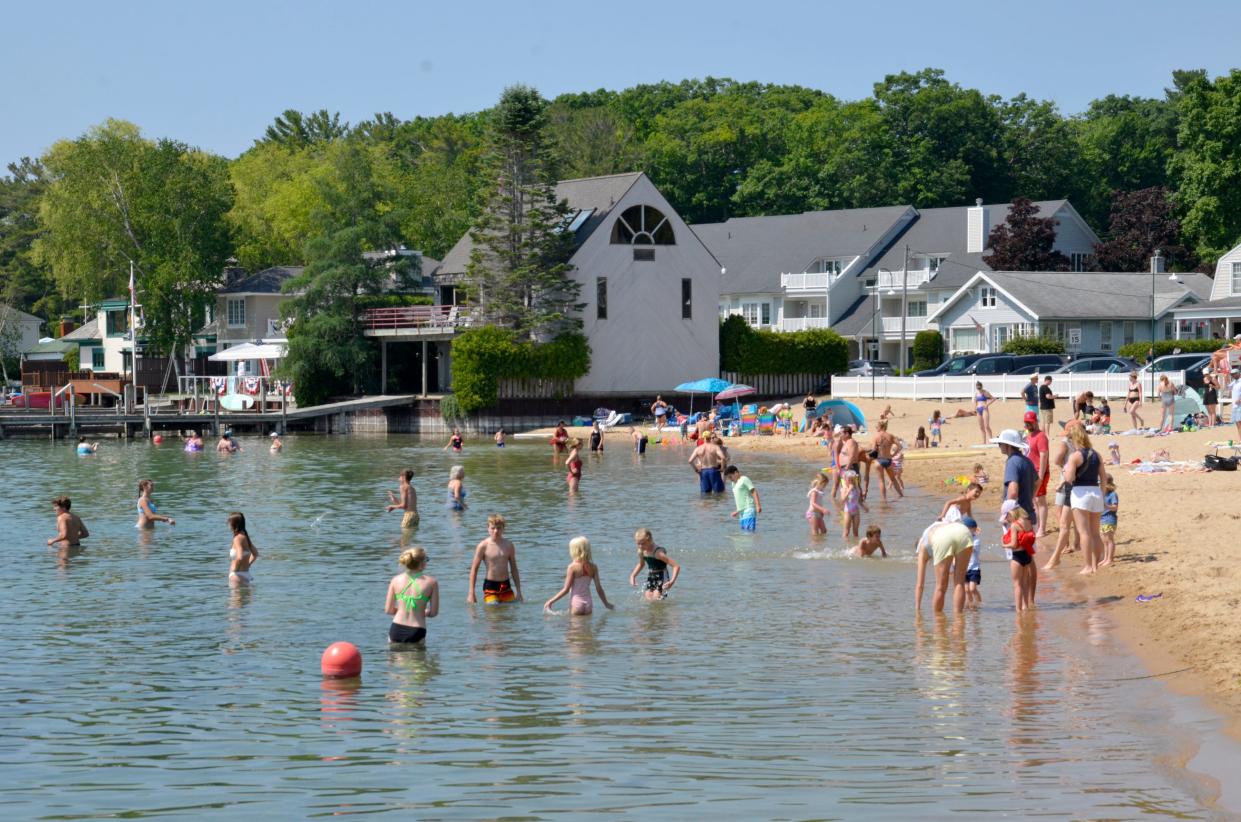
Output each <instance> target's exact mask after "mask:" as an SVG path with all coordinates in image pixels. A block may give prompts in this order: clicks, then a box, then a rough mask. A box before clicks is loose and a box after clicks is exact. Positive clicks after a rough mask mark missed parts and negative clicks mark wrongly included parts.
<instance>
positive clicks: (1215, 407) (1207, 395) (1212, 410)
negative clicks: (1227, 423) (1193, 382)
mask: <svg viewBox="0 0 1241 822" xmlns="http://www.w3.org/2000/svg"><path fill="white" fill-rule="evenodd" d="M1202 405H1203V406H1204V407H1205V408H1206V410H1207V425H1209V426H1211V427H1212V428H1214V427H1215V426H1217V425H1219V383H1217V382H1216V381H1215V377H1214V376H1213V375H1211V374H1203V375H1202Z"/></svg>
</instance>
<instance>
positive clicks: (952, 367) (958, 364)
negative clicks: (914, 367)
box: [914, 354, 989, 377]
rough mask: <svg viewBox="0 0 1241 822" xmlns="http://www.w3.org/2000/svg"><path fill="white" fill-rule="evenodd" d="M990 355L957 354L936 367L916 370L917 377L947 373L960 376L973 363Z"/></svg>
mask: <svg viewBox="0 0 1241 822" xmlns="http://www.w3.org/2000/svg"><path fill="white" fill-rule="evenodd" d="M986 356H989V355H987V354H957V355H956V356H955V357H949V358H948V359H946V360H944V361H943V362H942V363H940V364H939V365H937V366H935V367H934V368H929V369H927V370H926V371H917V372H914V376H915V377H938V376H939V375H941V374H946V375H947V376H949V377H955V376H959V375H961V374H964V373H965V369H966V368H968V367H969V366H971V365H973V364H974V363H975V362H976V361H977V360H981V359H982V358H983V357H986Z"/></svg>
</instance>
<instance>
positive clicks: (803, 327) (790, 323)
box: [777, 317, 832, 331]
mask: <svg viewBox="0 0 1241 822" xmlns="http://www.w3.org/2000/svg"><path fill="white" fill-rule="evenodd" d="M831 327H832V324H831V323H830V322H828V321H827V317H785V318H784V319H783V320H781V321H780V325H779V326H777V328H778V330H780V331H807V330H809V329H811V328H831Z"/></svg>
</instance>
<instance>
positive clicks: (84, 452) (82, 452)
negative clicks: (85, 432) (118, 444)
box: [77, 437, 99, 457]
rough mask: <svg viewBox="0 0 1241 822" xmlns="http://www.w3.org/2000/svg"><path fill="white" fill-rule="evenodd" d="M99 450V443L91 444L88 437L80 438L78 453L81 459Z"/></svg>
mask: <svg viewBox="0 0 1241 822" xmlns="http://www.w3.org/2000/svg"><path fill="white" fill-rule="evenodd" d="M98 450H99V443H97V442H95V443H90V442H87V441H86V437H78V446H77V452H78V456H79V457H89V456H91V455H92V454H94V453H95V452H96V451H98Z"/></svg>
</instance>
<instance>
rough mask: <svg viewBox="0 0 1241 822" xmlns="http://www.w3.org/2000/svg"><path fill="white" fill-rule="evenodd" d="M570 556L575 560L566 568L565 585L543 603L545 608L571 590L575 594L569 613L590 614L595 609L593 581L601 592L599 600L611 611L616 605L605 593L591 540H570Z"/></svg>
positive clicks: (577, 538)
mask: <svg viewBox="0 0 1241 822" xmlns="http://www.w3.org/2000/svg"><path fill="white" fill-rule="evenodd" d="M569 556H570V557H571V558H572V559H573V561H572V562H570V563H569V567H568V568H565V571H564V586H563V587H562V588H561V589H560V591H559V592H558V593H557V594H556V595H555V596H554V597H552V598H551V599H549V600H548V601H547V602H544V603H543V610H544V611H550V610H551V609H552V604H553V603H555V602H556V601H557V600H559V599H561V598H562V597H564V596H565V594H568V593H570V592H571V593H572V594H573V596H572V597H570V598H569V613H571V614H589V613H590V612H591V611H593V610H594V609H595V603H594V600H592V599H591V596H590V583H591V582H592V581H593V582H594V583H595V590H596V591H598V592H599V601H600V602H602V603H603V604H604V606H605V607H606V608H607V609H608V610H609V611H610V610H612V608H613V607H614V606H613V605H612V603H610V602H608V597H607V594H605V593H603V583H602V582H600V581H599V568H598V566H596V565H595V563H594V562H593V561H591V558H590V540H588V539H586V537H574V538H573V539H572V540H570V541H569Z"/></svg>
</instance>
